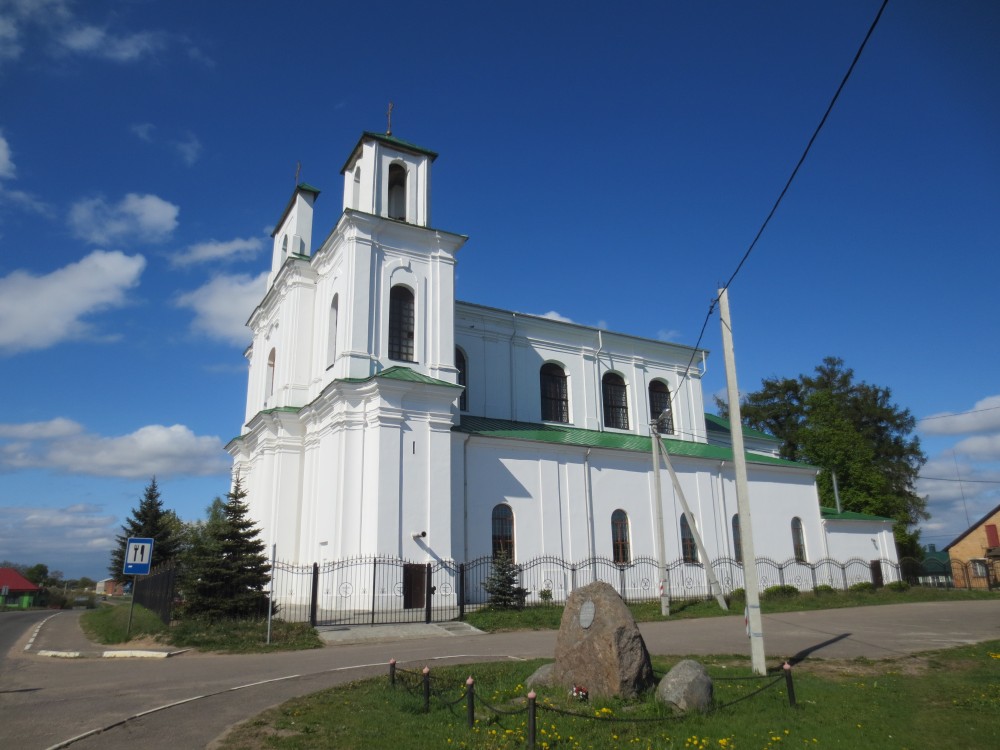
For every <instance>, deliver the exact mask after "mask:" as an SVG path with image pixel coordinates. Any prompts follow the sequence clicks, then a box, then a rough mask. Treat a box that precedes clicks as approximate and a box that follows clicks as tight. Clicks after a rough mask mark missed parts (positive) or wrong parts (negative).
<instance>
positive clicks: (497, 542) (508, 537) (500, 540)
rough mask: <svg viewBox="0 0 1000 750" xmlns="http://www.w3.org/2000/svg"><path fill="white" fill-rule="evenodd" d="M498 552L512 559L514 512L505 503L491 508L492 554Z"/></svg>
mask: <svg viewBox="0 0 1000 750" xmlns="http://www.w3.org/2000/svg"><path fill="white" fill-rule="evenodd" d="M500 552H506V553H507V556H508V557H509V558H510V559H511V560H513V559H514V511H512V510H511V509H510V506H509V505H507V504H505V503H500V504H499V505H497V506H496V507H495V508H493V554H494V555H497V554H499V553H500Z"/></svg>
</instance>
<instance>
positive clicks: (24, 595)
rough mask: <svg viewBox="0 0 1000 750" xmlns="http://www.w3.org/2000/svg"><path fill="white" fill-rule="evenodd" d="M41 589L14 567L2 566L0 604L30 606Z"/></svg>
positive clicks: (0, 570)
mask: <svg viewBox="0 0 1000 750" xmlns="http://www.w3.org/2000/svg"><path fill="white" fill-rule="evenodd" d="M39 591H40V589H39V588H38V586H36V585H35V584H33V583H32V582H31V581H29V580H28V579H27V578H25V577H24V576H23V575H21V574H20V573H18V572H17V571H16V570H14V568H0V606H8V607H30V606H31V605H32V603H33V601H34V598H35V597H36V596H37V595H38V592H39Z"/></svg>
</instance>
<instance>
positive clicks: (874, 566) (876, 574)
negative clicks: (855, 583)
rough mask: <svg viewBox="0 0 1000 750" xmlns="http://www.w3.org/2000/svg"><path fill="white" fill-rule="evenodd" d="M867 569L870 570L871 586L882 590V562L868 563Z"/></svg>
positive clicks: (873, 561)
mask: <svg viewBox="0 0 1000 750" xmlns="http://www.w3.org/2000/svg"><path fill="white" fill-rule="evenodd" d="M868 567H869V568H871V571H872V585H874V586H875V588H877V589H880V588H882V586H883V585H884V583H885V581H884V579H883V578H882V561H881V560H872V561H871V562H870V563H868Z"/></svg>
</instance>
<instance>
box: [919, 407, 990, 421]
mask: <svg viewBox="0 0 1000 750" xmlns="http://www.w3.org/2000/svg"><path fill="white" fill-rule="evenodd" d="M997 409H1000V406H985V407H983V408H982V409H969V411H956V412H954V413H952V414H937V415H935V416H933V417H921V418H920V419H918V420H917V421H918V422H929V421H931V420H932V419H948V417H961V416H962V415H964V414H979V413H980V412H983V411H996V410H997Z"/></svg>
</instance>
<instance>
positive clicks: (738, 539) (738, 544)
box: [733, 513, 743, 563]
mask: <svg viewBox="0 0 1000 750" xmlns="http://www.w3.org/2000/svg"><path fill="white" fill-rule="evenodd" d="M733 557H734V558H736V562H738V563H741V562H743V537H742V536H740V517H739V515H738V514H736V513H733Z"/></svg>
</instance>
